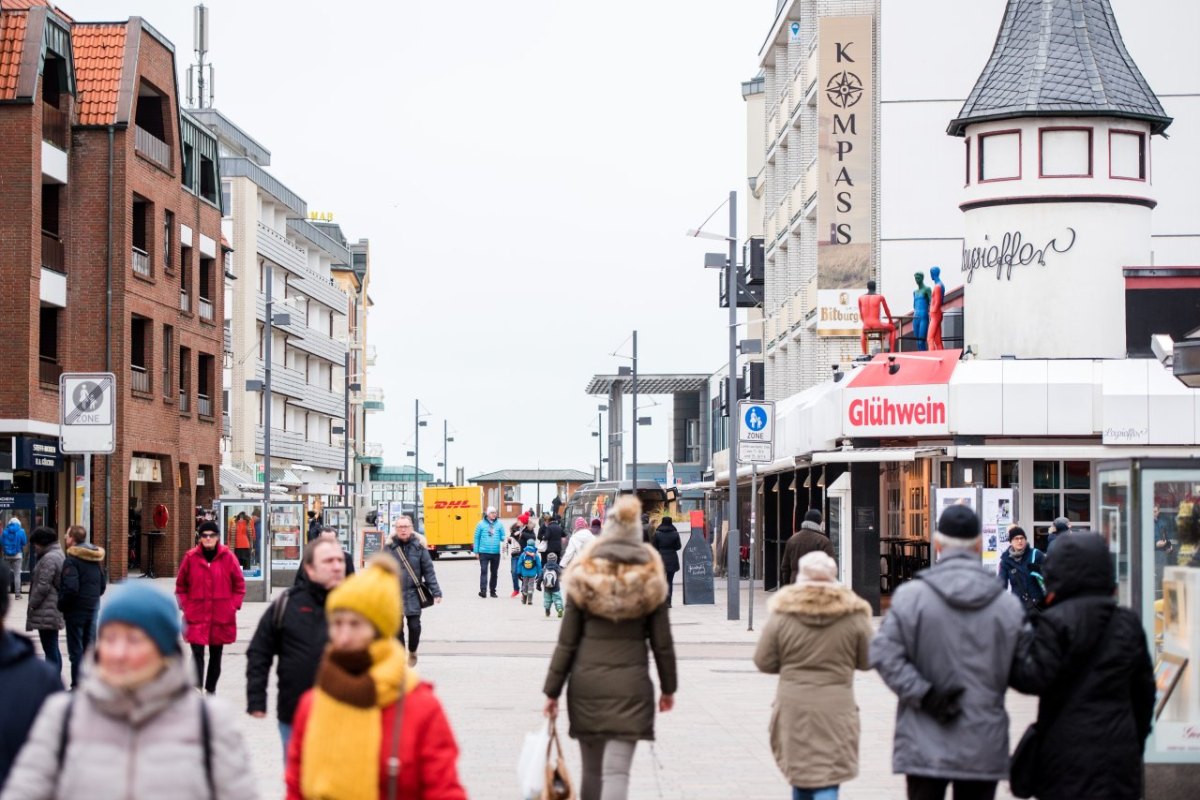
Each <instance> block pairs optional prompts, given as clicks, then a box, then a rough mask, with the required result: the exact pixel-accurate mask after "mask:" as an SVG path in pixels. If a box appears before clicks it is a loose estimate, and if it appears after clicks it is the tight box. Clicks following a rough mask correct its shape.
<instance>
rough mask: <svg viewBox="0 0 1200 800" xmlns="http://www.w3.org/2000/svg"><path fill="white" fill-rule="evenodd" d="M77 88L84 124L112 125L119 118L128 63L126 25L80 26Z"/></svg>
mask: <svg viewBox="0 0 1200 800" xmlns="http://www.w3.org/2000/svg"><path fill="white" fill-rule="evenodd" d="M71 40H72V42H71V43H72V46H73V47H74V50H75V86H76V89H77V90H78V92H79V100H78V106H77V107H78V109H79V124H80V125H108V124H111V123H112V122H114V120H115V118H116V115H117V96H118V95H119V94H120V89H121V68H122V67H123V66H124V61H125V24H124V23H118V24H99V25H92V24H78V23H77V24H76V25H74V26H73V27H72V29H71Z"/></svg>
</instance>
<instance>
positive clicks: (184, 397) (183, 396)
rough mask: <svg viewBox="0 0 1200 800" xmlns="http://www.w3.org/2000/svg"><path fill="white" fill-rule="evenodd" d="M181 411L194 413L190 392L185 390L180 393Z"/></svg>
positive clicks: (182, 412) (181, 412)
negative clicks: (189, 396)
mask: <svg viewBox="0 0 1200 800" xmlns="http://www.w3.org/2000/svg"><path fill="white" fill-rule="evenodd" d="M179 413H180V414H191V413H192V404H191V401H190V399H189V398H188V393H187V392H184V391H181V392H180V393H179Z"/></svg>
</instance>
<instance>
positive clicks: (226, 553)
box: [175, 521, 246, 694]
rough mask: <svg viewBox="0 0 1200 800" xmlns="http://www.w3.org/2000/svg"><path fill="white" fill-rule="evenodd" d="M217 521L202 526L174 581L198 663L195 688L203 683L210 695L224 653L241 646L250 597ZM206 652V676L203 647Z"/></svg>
mask: <svg viewBox="0 0 1200 800" xmlns="http://www.w3.org/2000/svg"><path fill="white" fill-rule="evenodd" d="M220 535H221V529H220V527H218V525H217V523H215V522H211V521H209V522H205V523H202V524H201V525H200V531H199V536H200V544H198V545H196V546H195V547H193V548H192V549H191V550H188V551H187V553H185V554H184V556H183V563H181V564H180V565H179V574H178V575H177V576H176V577H175V597H176V599H177V600H178V601H179V607H180V608H181V609H183V622H184V628H185V632H184V637H183V638H184V639H186V640H187V642H188V644H190V645H191V646H192V659H193V660H194V661H195V662H196V688H197V689H198V688H200V686H201V685H202V684H201V681H203V686H204V690H205V691H206V692H208V693H209V694H215V693H216V691H217V680H218V679H219V678H220V677H221V649H222V648H223V647H224V646H225V645H227V644H233V643H234V642H235V641H237V612H238V609H240V608H241V607H242V598H243V597H245V596H246V581H245V580H243V578H242V565H241V564H239V563H238V560H237V558H235V557H234V555H233V552H232V551H231V550H230V549H229V548H228V547H226V546H225V545H223V544H221V543H220ZM205 647H208V673H207V675H206V674H205V672H204V648H205Z"/></svg>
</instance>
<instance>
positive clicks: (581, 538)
mask: <svg viewBox="0 0 1200 800" xmlns="http://www.w3.org/2000/svg"><path fill="white" fill-rule="evenodd" d="M595 538H596V534H594V533H592V531H591V529H590V528H580V529H579V530H577V531H575V532H574V533H572V534H571V537H570V539H568V540H567V552H565V553H563V557H562V561H560V562H558V563H559V564H561V565H562V566H564V567H565V566H567V564H570V563H571V559H572V558H574V557H575V556H577V555H579V554H580V553H582V552H583V548H585V547H587V546H588V545H589V544H591V543H592V540H593V539H595Z"/></svg>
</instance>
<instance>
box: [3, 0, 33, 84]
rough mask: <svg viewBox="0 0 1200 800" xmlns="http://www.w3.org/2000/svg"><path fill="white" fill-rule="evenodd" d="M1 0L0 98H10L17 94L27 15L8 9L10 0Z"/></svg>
mask: <svg viewBox="0 0 1200 800" xmlns="http://www.w3.org/2000/svg"><path fill="white" fill-rule="evenodd" d="M2 2H3V3H4V9H5V13H3V14H0V100H12V99H13V98H14V97H16V96H17V76H18V73H20V71H21V50H22V47H23V45H24V43H25V25H26V22H27V20H28V16H29V15H28V14H23V13H13V12H10V11H8V3H10V2H12V0H2Z"/></svg>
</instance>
